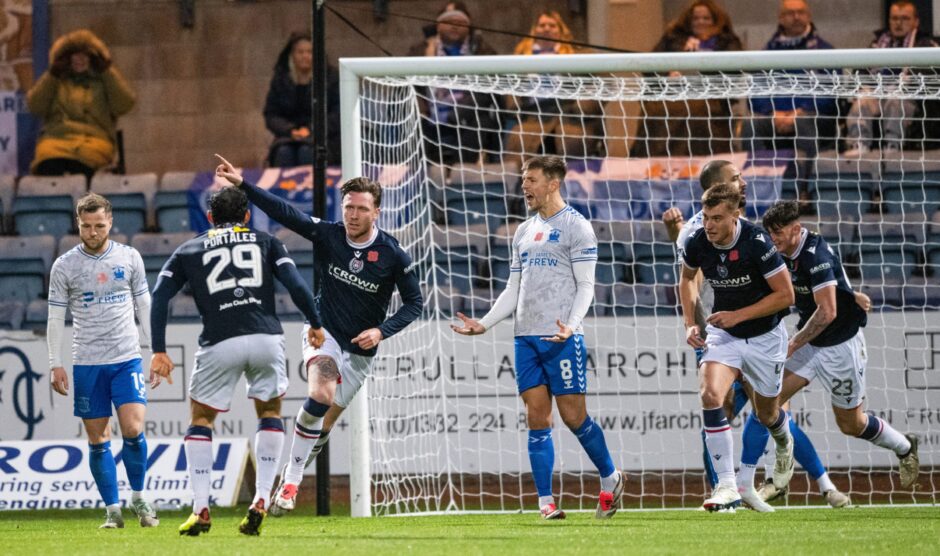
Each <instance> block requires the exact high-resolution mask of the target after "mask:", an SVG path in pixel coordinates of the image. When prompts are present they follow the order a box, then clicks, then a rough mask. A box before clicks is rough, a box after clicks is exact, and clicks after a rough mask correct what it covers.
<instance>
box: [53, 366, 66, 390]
mask: <svg viewBox="0 0 940 556" xmlns="http://www.w3.org/2000/svg"><path fill="white" fill-rule="evenodd" d="M52 389H53V390H55V391H56V393H58V394H62V395H63V396H67V395H68V394H69V374H68V373H67V372H65V368H64V367H54V368H53V369H52Z"/></svg>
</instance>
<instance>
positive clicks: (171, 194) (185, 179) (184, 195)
mask: <svg viewBox="0 0 940 556" xmlns="http://www.w3.org/2000/svg"><path fill="white" fill-rule="evenodd" d="M195 178H196V173H195V172H167V173H165V174H163V177H162V178H161V179H160V186H159V189H158V190H157V193H156V195H155V196H154V199H153V206H154V213H155V214H156V223H157V227H159V228H160V230H161V231H163V232H166V233H172V232H185V231H189V230H191V229H192V227H191V226H190V221H189V188H190V186H191V185H192V183H193V180H194V179H195Z"/></svg>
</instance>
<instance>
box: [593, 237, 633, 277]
mask: <svg viewBox="0 0 940 556" xmlns="http://www.w3.org/2000/svg"><path fill="white" fill-rule="evenodd" d="M632 260H633V257H632V256H631V254H630V246H629V245H627V244H624V243H600V244H598V246H597V266H596V267H595V271H594V280H595V282H596V283H597V284H600V285H604V286H612V285H614V284H621V283H624V282H629V281H630V278H632V275H631V269H630V264H631V261H632Z"/></svg>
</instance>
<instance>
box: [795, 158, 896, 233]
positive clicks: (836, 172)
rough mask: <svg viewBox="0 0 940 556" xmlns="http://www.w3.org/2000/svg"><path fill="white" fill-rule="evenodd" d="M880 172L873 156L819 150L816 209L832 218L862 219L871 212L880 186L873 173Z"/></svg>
mask: <svg viewBox="0 0 940 556" xmlns="http://www.w3.org/2000/svg"><path fill="white" fill-rule="evenodd" d="M880 172H881V166H880V161H878V160H877V159H875V158H873V157H872V156H869V157H858V158H845V157H839V156H838V155H837V154H835V152H833V151H828V152H824V153H820V155H819V157H818V158H817V160H816V165H815V173H814V176H815V178H814V180H813V185H812V186H811V188H812V191H813V192H814V193H815V197H816V211H817V212H818V213H819V215H820V216H824V217H830V218H829V219H833V218H831V217H835V219H838V220H849V219H851V220H859V219H860V218H861V215H863V214H865V213H867V212H868V209H869V205H870V203H871V199H872V191H873V190H874V189H875V188H876V186H877V183H876V182H875V180H874V176H877V175H879V174H880Z"/></svg>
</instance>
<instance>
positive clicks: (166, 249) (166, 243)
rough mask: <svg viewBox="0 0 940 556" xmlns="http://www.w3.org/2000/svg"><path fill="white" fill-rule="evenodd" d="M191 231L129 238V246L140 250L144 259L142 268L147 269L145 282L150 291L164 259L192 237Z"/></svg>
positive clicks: (144, 234)
mask: <svg viewBox="0 0 940 556" xmlns="http://www.w3.org/2000/svg"><path fill="white" fill-rule="evenodd" d="M193 236H194V234H193V233H192V232H180V233H175V234H148V233H142V234H137V235H135V236H134V237H133V238H132V239H131V247H133V248H134V249H137V250H138V251H139V252H140V256H141V257H142V258H143V259H144V269H146V271H147V284H148V285H149V286H150V289H151V291H152V290H153V288H154V286H156V285H157V275H158V274H159V273H160V269H161V268H163V264H164V263H165V262H166V260H167V259H168V258H169V257H170V255H172V254H173V252H174V251H176V248H177V247H179V246H180V245H182V244H183V243H184V242H186V241H188V240H190V239H192V238H193Z"/></svg>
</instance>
